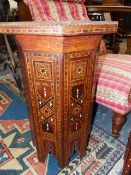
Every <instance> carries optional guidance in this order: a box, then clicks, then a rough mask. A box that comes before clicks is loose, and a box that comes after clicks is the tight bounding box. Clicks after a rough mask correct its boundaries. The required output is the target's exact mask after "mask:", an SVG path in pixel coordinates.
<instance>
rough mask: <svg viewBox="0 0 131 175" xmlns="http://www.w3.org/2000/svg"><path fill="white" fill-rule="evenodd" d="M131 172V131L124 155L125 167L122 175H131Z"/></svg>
mask: <svg viewBox="0 0 131 175" xmlns="http://www.w3.org/2000/svg"><path fill="white" fill-rule="evenodd" d="M130 174H131V132H130V135H129V138H128V143H127V146H126V151H125V155H124V167H123V173H122V175H130Z"/></svg>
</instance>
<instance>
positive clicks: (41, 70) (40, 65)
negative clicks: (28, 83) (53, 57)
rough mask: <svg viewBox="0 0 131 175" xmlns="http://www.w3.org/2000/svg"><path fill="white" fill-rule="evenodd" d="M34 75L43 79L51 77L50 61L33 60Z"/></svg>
mask: <svg viewBox="0 0 131 175" xmlns="http://www.w3.org/2000/svg"><path fill="white" fill-rule="evenodd" d="M34 70H35V77H36V78H42V79H43V80H51V79H52V63H50V62H44V61H42V62H40V61H39V62H38V61H35V62H34Z"/></svg>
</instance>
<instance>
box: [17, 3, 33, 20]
mask: <svg viewBox="0 0 131 175" xmlns="http://www.w3.org/2000/svg"><path fill="white" fill-rule="evenodd" d="M14 1H16V2H17V6H18V21H32V17H31V14H30V10H29V8H28V6H27V5H26V4H25V3H24V1H23V0H14Z"/></svg>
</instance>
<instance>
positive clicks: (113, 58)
mask: <svg viewBox="0 0 131 175" xmlns="http://www.w3.org/2000/svg"><path fill="white" fill-rule="evenodd" d="M96 79H97V91H96V102H97V103H99V104H102V105H104V106H106V107H108V108H110V109H111V110H112V111H114V112H117V113H120V114H123V115H124V114H126V113H128V112H129V111H130V110H131V103H130V102H128V97H129V94H130V92H131V56H130V55H122V54H106V55H103V56H100V57H99V59H98V68H97V72H96Z"/></svg>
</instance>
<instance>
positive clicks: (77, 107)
mask: <svg viewBox="0 0 131 175" xmlns="http://www.w3.org/2000/svg"><path fill="white" fill-rule="evenodd" d="M82 109H83V108H82V107H81V106H80V105H78V104H75V105H74V106H73V107H72V108H71V114H73V115H74V116H78V117H79V116H80V115H81V117H82Z"/></svg>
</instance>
